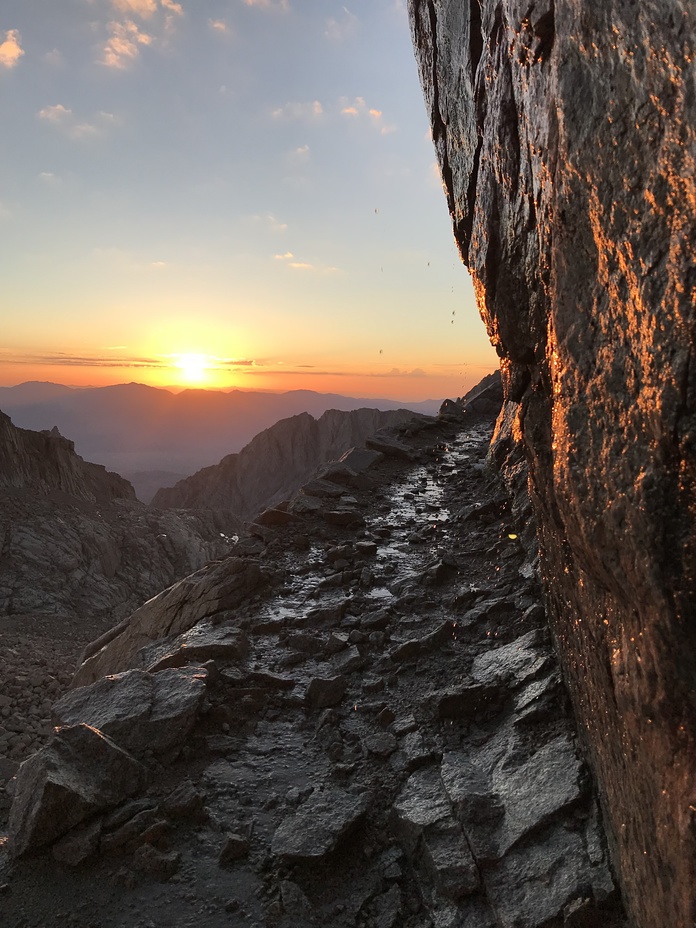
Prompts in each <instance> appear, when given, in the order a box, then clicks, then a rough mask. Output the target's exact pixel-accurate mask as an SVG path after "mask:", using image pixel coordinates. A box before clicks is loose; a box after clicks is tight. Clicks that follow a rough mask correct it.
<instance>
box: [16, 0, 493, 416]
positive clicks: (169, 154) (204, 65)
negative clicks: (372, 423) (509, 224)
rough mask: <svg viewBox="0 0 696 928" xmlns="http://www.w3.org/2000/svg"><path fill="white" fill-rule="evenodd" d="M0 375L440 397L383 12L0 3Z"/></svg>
mask: <svg viewBox="0 0 696 928" xmlns="http://www.w3.org/2000/svg"><path fill="white" fill-rule="evenodd" d="M0 116H1V119H2V135H1V138H0V267H1V273H2V281H3V285H2V289H1V291H0V323H1V329H0V331H2V339H1V340H0V384H3V385H13V384H16V383H20V382H23V381H26V380H52V381H56V382H60V383H67V384H71V385H77V386H84V385H96V386H100V385H105V384H108V383H119V382H124V381H132V380H135V381H139V382H142V383H149V384H152V385H155V386H164V385H178V386H199V387H211V388H224V389H230V388H239V389H255V390H290V389H313V390H318V391H320V392H338V393H343V394H350V395H354V396H373V397H378V396H381V397H389V398H395V399H403V400H412V401H414V400H421V399H426V398H438V397H445V396H450V397H453V396H460V395H462V394H463V393H464V392H466V390H467V389H469V387H471V386H472V385H473V384H475V383H476V382H478V380H480V379H481V377H482V376H483V375H484V374H486V373H487V372H489V371H491V370H493V369H494V367H495V366H496V359H495V355H494V352H493V350H492V349H491V347H490V345H489V343H488V339H487V337H486V333H485V330H484V327H483V324H482V323H481V321H480V318H479V316H478V313H477V311H476V306H475V299H474V295H473V290H472V287H471V283H470V280H469V276H468V272H467V271H466V269H465V268H464V266H463V265H462V264H461V261H460V259H459V256H458V254H457V250H456V247H455V245H454V241H453V237H452V231H451V224H450V220H449V215H448V211H447V206H446V201H445V197H444V194H443V191H442V185H441V180H440V177H439V174H438V170H437V165H436V162H435V156H434V151H433V146H432V141H431V139H430V136H429V131H428V121H427V117H426V111H425V105H424V102H423V98H422V94H421V90H420V85H419V82H418V75H417V68H416V64H415V60H414V57H413V50H412V46H411V40H410V34H409V27H408V18H407V14H406V9H405V2H403V0H356V2H353V3H348V4H347V5H345V6H344V5H343V4H342V3H340V2H333V0H180V2H176V0H61V2H60V3H56V2H55V0H3V2H2V5H1V6H0Z"/></svg>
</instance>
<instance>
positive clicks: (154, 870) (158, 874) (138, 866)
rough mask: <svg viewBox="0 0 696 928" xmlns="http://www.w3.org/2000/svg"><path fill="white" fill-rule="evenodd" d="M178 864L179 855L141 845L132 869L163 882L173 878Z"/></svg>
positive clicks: (148, 845) (149, 845)
mask: <svg viewBox="0 0 696 928" xmlns="http://www.w3.org/2000/svg"><path fill="white" fill-rule="evenodd" d="M180 864H181V855H180V854H177V853H176V852H175V851H171V852H170V853H165V852H164V851H158V850H157V849H156V848H154V847H153V846H152V845H151V844H143V845H142V846H141V847H139V848H138V849H137V851H136V852H135V854H134V855H133V860H132V867H133V869H134V870H135V871H137V872H138V873H145V874H147V876H152V877H155V879H158V880H163V881H165V882H166V881H167V880H168V879H170V877H172V876H174V874H175V873H176V872H177V870H178V869H179V866H180Z"/></svg>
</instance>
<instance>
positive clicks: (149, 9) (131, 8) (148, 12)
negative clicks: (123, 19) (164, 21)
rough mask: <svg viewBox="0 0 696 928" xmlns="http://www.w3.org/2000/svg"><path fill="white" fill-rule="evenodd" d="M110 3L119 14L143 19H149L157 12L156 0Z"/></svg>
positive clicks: (121, 0) (114, 0) (130, 0)
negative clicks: (128, 14) (127, 14)
mask: <svg viewBox="0 0 696 928" xmlns="http://www.w3.org/2000/svg"><path fill="white" fill-rule="evenodd" d="M111 3H112V6H113V8H114V9H115V10H118V11H119V12H120V13H130V14H131V15H135V16H140V17H142V18H143V19H150V17H151V16H154V15H155V13H156V12H157V0H111Z"/></svg>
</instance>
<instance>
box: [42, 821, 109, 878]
mask: <svg viewBox="0 0 696 928" xmlns="http://www.w3.org/2000/svg"><path fill="white" fill-rule="evenodd" d="M101 825H102V821H101V818H100V817H99V816H97V817H96V818H93V819H92V820H91V821H89V822H86V823H85V824H84V825H77V827H75V828H73V829H71V831H69V832H68V833H67V834H66V835H63V837H62V838H59V839H58V840H57V841H56V842H55V844H54V845H53V847H52V848H51V854H52V855H53V859H54V860H57V861H58V863H59V864H64V865H65V866H67V867H79V866H80V864H83V863H84V862H85V861H86V860H89V858H90V857H93V856H94V854H96V853H97V851H98V850H99V838H100V836H101Z"/></svg>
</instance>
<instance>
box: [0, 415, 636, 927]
mask: <svg viewBox="0 0 696 928" xmlns="http://www.w3.org/2000/svg"><path fill="white" fill-rule="evenodd" d="M456 405H457V406H458V407H459V408H457V409H451V408H448V410H447V413H446V415H444V416H442V417H440V418H439V419H438V420H428V421H425V420H422V419H421V420H418V421H417V422H416V423H415V425H414V426H409V427H408V428H404V429H402V430H400V431H399V432H398V433H397V436H396V437H398V439H399V440H400V441H402V442H403V443H404V444H406V445H407V446H408V448H409V455H408V457H407V458H404V457H401V456H390V455H388V454H385V455H381V456H378V457H377V458H376V459H374V458H373V459H372V461H371V464H370V466H369V467H367V468H366V469H365V470H364V472H363V473H361V474H356V472H355V471H353V470H351V471H350V472H348V471H347V470H346V469H345V468H344V467H340V468H338V469H337V470H333V469H332V470H331V473H332V474H333V475H334V476H338V477H340V478H341V481H347V482H348V484H349V487H348V488H349V490H350V493H351V494H352V501H351V503H350V506H351V508H352V509H353V510H354V511H356V512H358V513H359V514H360V515H361V517H362V520H363V526H362V527H360V528H357V529H356V528H353V527H350V526H345V525H340V524H331V523H329V522H327V521H326V520H325V519H324V518H323V517H322V516H323V511H322V510H321V509H320V510H319V511H318V512H312V513H305V514H304V515H302V516H298V518H297V519H296V520H294V521H292V522H291V523H289V524H287V525H276V526H267V527H264V533H265V537H264V538H261V537H256V536H254V537H251V538H249V537H245V538H242V539H241V540H240V543H239V545H238V546H237V551H238V556H237V557H235V558H230V559H228V560H227V561H224V562H220V563H219V564H215V565H211V567H210V568H209V569H208V570H204V571H201V572H199V573H197V574H195V575H193V577H191V578H188V579H187V580H186V581H184V582H183V583H181V584H177V585H176V586H174V587H172V588H171V589H170V590H169V591H167V592H165V593H164V594H162V596H161V597H158V598H157V599H155V600H153V601H152V602H151V603H150V604H147V605H146V606H145V607H143V609H142V610H139V613H137V614H136V615H134V616H133V617H132V619H131V621H130V622H128V623H124V624H123V625H122V626H121V627H120V629H118V630H117V631H116V633H115V637H114V638H113V641H112V642H111V644H109V643H106V644H105V645H103V648H104V654H103V655H102V657H106V656H108V658H109V660H111V659H114V658H117V659H118V660H126V661H133V663H134V666H138V667H140V666H142V663H144V665H146V666H148V667H149V666H152V664H151V663H150V662H149V656H151V655H152V654H155V664H154V666H157V663H156V661H157V653H159V652H158V648H157V647H155V648H154V649H153V650H151V645H150V644H148V643H146V644H145V646H144V649H143V641H144V640H145V639H149V637H150V636H154V635H157V634H159V635H164V636H165V639H166V640H165V641H164V643H163V649H164V652H165V654H166V655H177V657H176V660H177V662H179V661H180V660H183V661H186V659H187V651H188V643H190V644H191V650H190V655H188V656H190V658H191V661H192V662H191V663H190V664H188V665H186V664H185V665H184V666H182V667H180V668H171V669H166V670H162V671H159V672H156V673H154V674H149V673H147V672H144V671H143V670H142V669H141V670H137V671H135V672H125V673H121V674H119V675H118V676H117V677H115V678H108V677H107V678H103V679H101V680H99V681H98V682H97V683H95V684H94V685H93V686H87V687H84V688H83V689H76V690H74V691H72V692H71V693H69V694H68V696H67V697H66V698H65V699H63V700H61V702H59V704H58V706H57V707H56V711H57V714H58V715H59V717H61V718H63V719H65V720H70V721H77V720H79V719H85V720H88V719H91V720H92V722H93V723H95V724H100V725H103V726H104V727H105V728H108V729H109V731H110V732H111V737H112V738H113V741H114V742H115V743H118V744H119V746H121V747H125V746H126V744H128V745H129V746H130V750H131V751H132V752H133V753H134V754H137V755H138V756H137V761H138V762H142V763H143V764H144V765H145V764H146V765H147V768H148V769H147V773H148V783H147V786H146V789H145V790H144V791H143V790H142V789H141V790H139V791H138V792H137V794H135V795H133V796H132V797H128V796H126V795H123V796H122V797H121V799H120V801H118V804H117V805H116V806H115V807H114V808H111V807H108V808H105V807H103V805H98V804H97V803H94V804H93V805H92V806H90V807H89V808H86V809H84V810H83V809H82V807H80V806H79V797H78V811H80V817H79V818H78V819H75V818H72V817H71V819H70V821H68V822H64V823H63V826H64V827H63V826H61V830H59V831H58V832H55V833H54V838H58V840H57V841H55V843H53V844H52V846H50V848H49V847H48V846H47V847H46V850H45V852H44V853H43V854H39V855H37V856H34V857H31V858H30V859H25V858H24V857H22V858H20V859H19V860H18V861H15V862H14V865H13V866H11V867H10V866H8V860H7V854H6V851H5V849H4V847H3V839H2V835H1V834H0V887H3V888H2V891H1V892H2V915H3V925H4V923H5V921H6V922H7V924H8V925H15V924H23V923H25V922H26V923H30V924H32V925H41V928H64V926H65V925H66V924H67V925H72V924H74V925H80V926H83V925H92V924H94V925H97V924H98V925H100V926H101V928H122V926H123V925H124V924H130V923H131V922H133V919H135V922H136V923H137V925H141V926H145V925H152V924H154V925H164V924H167V925H170V926H172V928H188V926H190V925H197V926H200V928H244V926H248V925H267V926H269V928H316V926H317V925H331V926H332V928H356V926H358V928H435V926H437V928H521V926H524V928H561V926H565V928H571V926H572V928H580V926H582V928H626V922H625V919H624V917H623V913H622V911H621V906H620V900H619V899H618V894H617V893H616V890H615V888H614V885H613V882H612V877H611V874H610V871H609V868H608V859H607V854H606V847H605V844H604V839H603V836H602V833H601V828H600V826H599V819H598V815H597V806H596V800H595V797H594V795H593V791H592V785H591V781H590V778H589V776H588V774H587V770H586V768H585V766H584V764H583V762H582V760H581V758H580V756H579V754H578V751H577V743H576V737H575V732H574V722H573V719H572V716H571V714H570V711H569V707H568V702H567V699H566V696H565V693H564V690H563V687H562V685H561V683H560V674H559V670H558V666H557V663H556V661H555V658H554V654H553V650H552V647H551V642H550V639H549V635H548V632H547V629H546V623H545V614H544V610H543V608H542V607H541V605H540V603H539V591H538V586H537V583H536V580H535V579H534V578H533V576H531V574H530V572H529V569H528V568H529V558H528V554H527V551H526V549H525V548H524V546H523V545H522V544H520V541H519V537H518V532H519V530H520V527H519V526H518V525H517V523H516V521H515V517H514V515H513V514H512V512H511V509H510V506H509V503H508V500H507V499H506V497H505V494H504V492H503V490H502V487H501V485H500V483H499V481H498V479H497V477H496V476H495V475H493V474H491V473H490V472H487V470H486V468H485V467H484V466H483V462H484V460H485V458H486V455H487V450H488V444H489V440H490V435H491V433H492V425H493V423H492V419H491V418H489V419H487V420H485V419H481V418H477V417H476V416H472V415H470V414H468V413H467V412H466V411H465V410H463V409H462V408H461V406H459V404H456ZM338 485H339V486H345V483H343V482H342V483H339V484H338ZM309 488H310V489H311V485H310V487H309ZM314 498H316V499H317V500H319V502H320V506H322V507H334V506H336V504H337V500H336V499H335V498H332V497H331V496H328V497H314ZM342 499H343V497H340V498H339V500H338V502H340V501H341V500H342ZM262 565H263V566H262ZM266 581H268V582H266ZM191 623H193V624H191ZM188 627H190V631H189V632H187V631H186V628H188ZM121 636H125V637H124V638H123V640H122V641H121V642H120V643H119V641H118V639H119V638H120V637H121ZM207 648H210V649H211V650H210V651H206V650H205V649H207ZM201 649H203V650H201ZM100 650H101V646H100V647H98V648H97V649H96V650H94V652H93V656H94V657H95V658H98V656H99V653H100ZM206 657H207V658H208V659H206V660H205V667H204V669H205V670H206V671H207V678H206V698H205V699H204V700H203V703H202V705H200V704H199V702H198V693H197V692H196V690H198V689H199V688H200V687H198V685H197V678H198V675H199V673H200V669H201V668H199V667H198V666H197V664H198V662H199V661H200V660H203V659H205V658H206ZM143 659H144V661H143ZM166 659H167V658H166V657H165V660H166ZM141 662H142V663H141ZM89 664H90V658H88V659H87V661H86V664H85V666H86V667H88V666H89ZM94 669H95V668H94V666H93V667H92V670H94ZM105 669H106V667H105ZM160 681H164V682H167V681H170V683H171V682H172V681H173V683H174V685H173V686H170V685H169V684H168V685H167V686H166V687H164V691H163V693H161V694H160V695H163V696H165V697H166V696H167V694H173V695H174V697H175V698H174V703H175V704H176V707H177V712H178V709H179V708H183V713H184V714H183V724H181V725H178V724H177V723H175V722H174V721H173V716H172V713H170V712H169V701H168V700H167V699H165V700H164V702H165V705H164V707H163V711H162V710H160V709H157V699H156V698H154V697H155V696H156V695H157V693H156V691H157V690H158V683H159V682H160ZM187 681H188V682H187ZM480 681H484V682H480ZM179 682H183V684H184V685H183V699H179V695H180V694H181V689H180V687H179V685H178V683H179ZM188 683H193V684H194V691H193V692H192V691H191V688H190V687H189V685H188ZM432 687H438V692H444V693H448V692H455V693H460V694H461V693H465V694H466V693H467V692H468V693H469V695H472V693H473V694H474V696H475V697H476V698H475V699H472V700H469V702H468V703H467V705H466V706H465V707H464V708H465V710H466V711H462V712H461V713H459V714H450V715H440V714H439V713H438V712H437V711H436V707H435V706H434V704H433V699H432V698H431V690H432ZM312 690H315V691H316V693H315V695H317V696H319V697H321V698H317V699H313V698H308V696H309V694H310V692H311V691H312ZM486 694H488V695H489V696H490V698H484V697H485V696H486ZM189 696H192V697H193V698H192V699H189ZM323 697H326V698H323ZM182 703H183V705H182ZM197 705H200V711H199V712H197V713H196V714H195V718H194V720H193V725H192V727H191V728H190V730H189V731H188V733H187V734H186V739H185V742H184V743H183V745H180V746H177V748H176V750H177V752H178V753H177V756H176V759H172V758H171V757H170V756H169V754H164V755H162V754H160V755H158V754H153V752H146V753H142V754H141V751H142V750H143V748H144V747H145V745H146V744H147V745H149V746H150V747H154V746H155V744H156V743H157V740H158V737H159V735H158V732H162V733H164V735H165V736H166V737H168V735H169V733H171V732H172V730H173V729H177V731H178V730H179V729H181V731H182V733H183V732H185V730H186V729H187V728H188V726H189V723H190V715H189V709H194V710H195V707H196V706H197ZM155 725H157V726H158V728H157V731H155V730H154V729H153V726H155ZM67 730H68V731H72V730H73V729H67ZM88 731H93V729H88ZM98 737H99V736H98ZM121 739H122V740H121ZM131 739H135V740H131ZM45 750H46V749H44V751H45ZM42 753H43V752H42ZM42 753H40V754H38V755H35V757H39V758H40V757H41V756H42ZM89 755H90V752H89V751H86V752H84V756H83V760H85V759H87V760H88V759H89ZM44 756H45V755H44ZM66 759H67V761H68V767H69V768H70V769H71V770H75V768H79V767H80V763H79V757H73V756H70V757H68V758H66ZM60 760H62V758H61V759H60ZM33 762H34V761H31V760H30V761H28V762H27V764H29V765H31V764H32V763H33ZM88 766H89V765H88ZM108 766H109V765H108V763H107V764H104V769H107V770H108ZM23 769H24V768H23ZM1 774H2V768H1V767H0V775H1ZM22 776H23V774H21V775H20V778H21V777H22ZM37 785H38V786H39V787H40V782H38V781H37ZM10 791H11V788H10ZM14 792H15V798H14V803H15V811H14V812H13V822H14V821H16V820H17V810H18V808H19V806H18V805H17V803H18V802H19V801H20V800H19V796H18V794H21V796H23V797H24V799H22V800H21V802H22V804H24V803H25V802H26V801H27V796H28V797H29V798H31V797H32V796H33V795H34V793H33V792H32V791H31V790H26V789H24V788H22V789H21V790H19V789H18V786H17V783H15V784H14ZM37 793H40V789H39V790H37ZM36 798H37V800H38V799H39V798H40V796H38V795H37V797H36ZM109 805H111V801H110V800H109ZM1 811H2V810H1V809H0V815H1ZM83 811H84V812H85V813H86V815H88V816H89V817H88V818H87V817H85V818H82V817H81V816H82V812H83ZM1 822H2V819H1V818H0V823H1ZM71 824H72V826H73V827H72V828H70V830H69V831H68V832H67V833H66V834H63V831H64V829H65V828H68V827H69V826H70V825H71ZM0 828H1V824H0ZM59 835H62V837H59ZM56 860H58V861H59V863H60V866H58V865H57V864H56ZM162 883H165V884H166V885H160V884H162Z"/></svg>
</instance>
